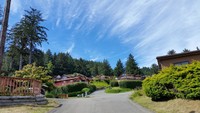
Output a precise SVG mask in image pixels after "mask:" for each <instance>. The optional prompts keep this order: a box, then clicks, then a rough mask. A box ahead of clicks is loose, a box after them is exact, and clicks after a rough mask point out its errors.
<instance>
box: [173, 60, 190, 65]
mask: <svg viewBox="0 0 200 113" xmlns="http://www.w3.org/2000/svg"><path fill="white" fill-rule="evenodd" d="M185 64H189V62H188V61H183V62H177V63H174V65H175V66H180V65H185Z"/></svg>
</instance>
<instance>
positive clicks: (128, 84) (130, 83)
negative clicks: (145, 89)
mask: <svg viewBox="0 0 200 113" xmlns="http://www.w3.org/2000/svg"><path fill="white" fill-rule="evenodd" d="M119 87H121V88H130V89H134V88H138V87H142V81H140V80H122V81H119Z"/></svg>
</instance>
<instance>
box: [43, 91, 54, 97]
mask: <svg viewBox="0 0 200 113" xmlns="http://www.w3.org/2000/svg"><path fill="white" fill-rule="evenodd" d="M45 96H46V97H47V98H54V94H52V93H49V92H47V93H46V94H45Z"/></svg>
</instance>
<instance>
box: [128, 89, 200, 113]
mask: <svg viewBox="0 0 200 113" xmlns="http://www.w3.org/2000/svg"><path fill="white" fill-rule="evenodd" d="M131 99H132V100H133V101H134V102H137V103H138V104H140V105H142V106H143V107H146V108H148V109H150V110H152V111H154V112H156V113H199V112H200V106H199V105H200V101H199V100H187V99H172V100H168V101H159V102H157V101H152V99H151V98H150V97H147V96H146V94H145V92H144V91H143V90H134V93H133V94H132V95H131Z"/></svg>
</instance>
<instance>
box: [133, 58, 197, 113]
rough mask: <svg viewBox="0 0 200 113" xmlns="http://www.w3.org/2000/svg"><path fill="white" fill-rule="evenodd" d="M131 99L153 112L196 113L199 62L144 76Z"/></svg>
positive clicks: (171, 67)
mask: <svg viewBox="0 0 200 113" xmlns="http://www.w3.org/2000/svg"><path fill="white" fill-rule="evenodd" d="M131 99H132V100H134V101H135V102H137V103H139V104H141V105H142V106H144V107H147V108H149V109H151V110H153V111H155V112H156V113H199V112H200V106H199V105H200V62H198V61H194V62H193V63H192V64H187V65H182V66H173V65H171V66H170V67H168V68H165V69H163V70H162V71H160V72H159V73H158V74H156V75H153V76H152V77H147V78H146V79H145V80H144V81H143V84H142V89H140V90H135V91H134V93H133V94H132V95H131Z"/></svg>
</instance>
